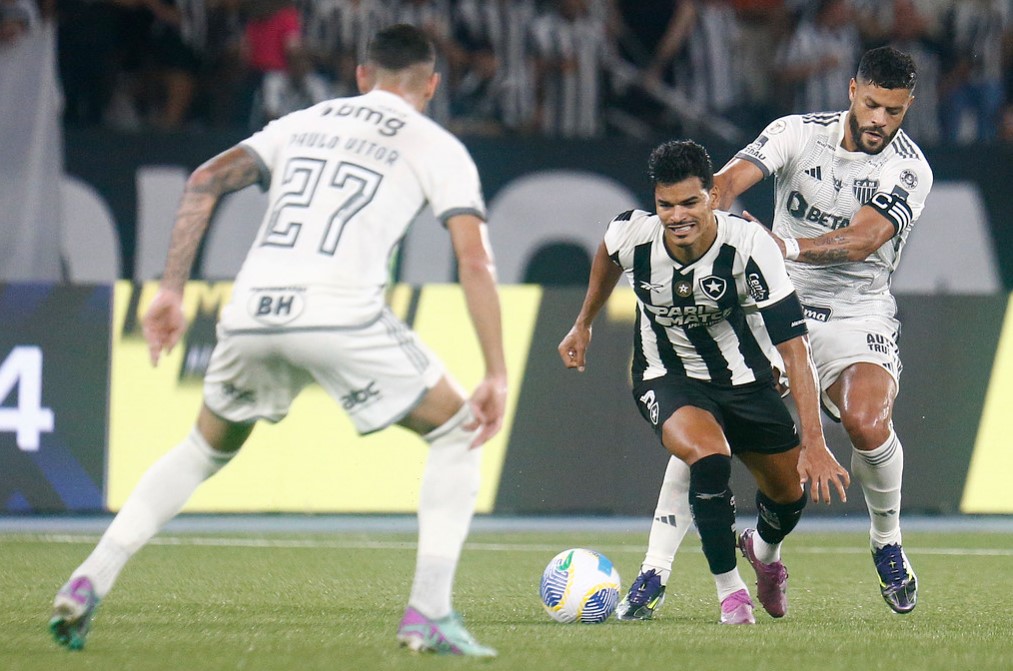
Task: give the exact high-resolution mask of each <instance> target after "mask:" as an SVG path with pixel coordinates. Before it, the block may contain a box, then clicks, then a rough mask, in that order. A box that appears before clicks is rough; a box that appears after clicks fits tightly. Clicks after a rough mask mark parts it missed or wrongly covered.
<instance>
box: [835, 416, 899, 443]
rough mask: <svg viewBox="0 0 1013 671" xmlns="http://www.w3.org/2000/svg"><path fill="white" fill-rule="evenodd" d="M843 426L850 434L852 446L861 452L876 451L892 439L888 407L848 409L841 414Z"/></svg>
mask: <svg viewBox="0 0 1013 671" xmlns="http://www.w3.org/2000/svg"><path fill="white" fill-rule="evenodd" d="M841 424H843V425H844V430H845V431H847V432H848V437H849V438H850V439H851V444H852V445H854V446H855V448H856V449H859V450H872V449H875V448H876V447H879V446H880V445H882V444H883V443H885V442H886V440H887V438H889V437H890V430H891V422H890V414H889V409H888V408H886V407H871V406H866V407H862V408H851V409H846V410H845V411H844V412H842V413H841Z"/></svg>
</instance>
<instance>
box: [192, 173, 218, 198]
mask: <svg viewBox="0 0 1013 671" xmlns="http://www.w3.org/2000/svg"><path fill="white" fill-rule="evenodd" d="M219 182H220V180H219V179H218V177H217V176H216V175H215V174H214V172H213V171H212V170H210V169H208V168H207V167H205V166H201V167H199V168H197V169H196V170H194V171H193V172H192V173H190V176H189V177H187V179H186V187H185V188H186V191H189V192H191V193H205V194H215V195H217V194H218V191H219Z"/></svg>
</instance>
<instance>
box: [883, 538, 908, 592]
mask: <svg viewBox="0 0 1013 671" xmlns="http://www.w3.org/2000/svg"><path fill="white" fill-rule="evenodd" d="M876 569H877V570H878V571H879V575H880V577H882V578H883V582H885V583H887V584H894V583H899V582H902V581H903V580H904V579H905V578H907V571H905V570H904V557H903V556H901V554H900V548H899V547H897V546H896V545H887V546H886V547H884V548H882V550H881V551H880V554H879V556H878V557H876Z"/></svg>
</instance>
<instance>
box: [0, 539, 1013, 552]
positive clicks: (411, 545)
mask: <svg viewBox="0 0 1013 671" xmlns="http://www.w3.org/2000/svg"><path fill="white" fill-rule="evenodd" d="M4 540H5V541H6V542H11V541H13V542H18V541H21V542H42V543H69V544H74V543H79V544H94V543H95V542H96V541H97V540H98V536H94V535H87V534H6V535H5V538H4ZM149 545H170V546H172V545H177V546H204V547H249V548H307V549H336V550H414V549H415V541H369V540H347V541H343V540H322V539H300V538H243V537H215V536H156V537H155V538H153V539H152V540H151V541H150V542H149ZM464 547H465V549H467V550H475V551H482V552H544V553H556V552H558V551H559V546H557V545H546V544H537V543H484V542H480V541H476V542H466V543H465V545H464ZM593 549H596V550H600V551H602V552H606V553H615V554H620V553H642V552H644V549H645V548H644V546H641V545H606V546H593ZM681 551H682V552H686V551H691V552H700V547H699V546H698V545H694V546H692V547H687V548H683V549H682V550H681ZM789 552H790V553H792V554H868V553H869V550H868V549H867V548H864V547H825V546H793V547H790V548H789ZM911 554H912V556H917V555H939V556H956V557H968V556H981V557H1013V548H1010V549H1005V548H945V547H917V546H915V547H913V548H911Z"/></svg>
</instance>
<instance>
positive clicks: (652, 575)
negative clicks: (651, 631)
mask: <svg viewBox="0 0 1013 671" xmlns="http://www.w3.org/2000/svg"><path fill="white" fill-rule="evenodd" d="M660 588H661V576H660V575H658V574H657V572H655V570H654V569H651V570H650V571H648V572H647V573H642V574H640V575H638V576H637V579H636V580H634V581H633V589H631V590H630V592H631V595H630V603H632V604H634V605H637V606H642V605H644V604H645V603H647V602H648V601H650V600H651V599H652V598H654V595H655V594H657V593H658V590H659V589H660Z"/></svg>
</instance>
